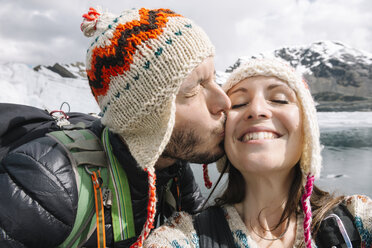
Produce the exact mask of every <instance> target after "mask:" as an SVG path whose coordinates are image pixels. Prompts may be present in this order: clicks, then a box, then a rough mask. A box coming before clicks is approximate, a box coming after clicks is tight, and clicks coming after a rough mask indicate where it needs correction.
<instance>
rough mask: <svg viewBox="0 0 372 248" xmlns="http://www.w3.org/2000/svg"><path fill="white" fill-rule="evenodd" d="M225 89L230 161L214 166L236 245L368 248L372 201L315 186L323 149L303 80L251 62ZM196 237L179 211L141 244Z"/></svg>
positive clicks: (194, 243)
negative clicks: (223, 179)
mask: <svg viewBox="0 0 372 248" xmlns="http://www.w3.org/2000/svg"><path fill="white" fill-rule="evenodd" d="M223 89H224V90H225V92H227V94H228V96H229V97H230V100H231V104H232V108H231V109H230V110H229V111H228V113H227V120H226V129H225V150H226V155H227V158H228V159H225V161H219V162H218V168H219V171H220V172H223V171H227V172H228V173H229V177H228V186H227V189H226V190H225V192H224V193H223V195H222V196H221V197H220V198H218V199H217V201H216V203H217V205H218V206H221V207H222V209H223V210H224V212H225V218H226V220H227V223H228V227H229V230H230V231H231V233H232V236H233V242H234V246H235V247H316V246H318V247H323V246H324V247H331V246H337V245H340V243H345V245H346V246H342V247H352V245H354V247H359V246H361V247H371V245H372V237H371V233H372V214H371V213H372V201H371V200H370V199H369V198H367V197H364V196H350V197H337V198H334V197H333V196H331V195H330V194H329V193H327V192H324V191H322V190H320V189H318V188H317V187H315V186H314V185H313V183H314V178H316V177H318V176H319V174H320V169H321V155H320V150H321V149H320V144H319V128H318V123H317V120H316V111H315V105H314V102H313V99H312V97H311V94H310V91H309V89H308V87H307V84H306V83H305V81H303V80H302V78H301V77H299V76H298V75H297V74H296V73H295V72H294V70H293V69H292V68H291V67H290V66H288V65H286V64H285V63H283V62H281V61H278V60H270V59H261V60H259V59H254V60H250V61H248V62H247V63H245V64H243V65H242V66H240V67H239V68H238V69H236V70H235V71H234V72H233V73H232V75H231V76H230V77H229V79H228V80H227V82H226V83H225V84H224V85H223ZM353 223H354V224H353ZM218 226H219V225H216V227H213V228H214V229H217V228H218ZM332 228H333V229H332ZM196 233H198V234H200V233H201V232H200V230H198V231H196V230H195V228H194V224H193V219H192V217H191V216H190V215H187V214H185V213H179V214H177V215H175V216H174V217H173V218H172V219H170V220H169V221H168V223H167V224H166V225H165V226H162V227H160V228H159V229H157V230H155V231H154V232H153V233H152V235H151V236H150V237H149V239H148V240H147V241H146V243H145V246H147V247H178V245H179V246H180V247H181V246H182V247H198V245H199V242H200V239H201V236H200V235H197V234H196ZM340 233H341V235H340ZM340 237H341V238H340ZM212 239H218V237H212ZM340 247H341V246H340Z"/></svg>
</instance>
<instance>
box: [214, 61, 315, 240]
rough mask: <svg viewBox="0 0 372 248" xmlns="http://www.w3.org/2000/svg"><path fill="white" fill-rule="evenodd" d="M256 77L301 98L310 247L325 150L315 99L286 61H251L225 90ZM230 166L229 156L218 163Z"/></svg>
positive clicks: (304, 197) (235, 73)
mask: <svg viewBox="0 0 372 248" xmlns="http://www.w3.org/2000/svg"><path fill="white" fill-rule="evenodd" d="M255 76H266V77H276V78H278V79H280V80H282V81H284V82H286V83H287V84H288V86H289V87H290V88H291V89H293V90H294V92H295V93H296V96H297V100H298V104H299V106H300V109H301V112H302V120H303V121H302V123H303V124H302V125H303V127H302V128H303V134H304V142H303V147H302V155H301V159H300V167H301V171H302V175H303V177H304V178H305V180H304V181H305V190H304V194H303V195H302V199H301V202H302V205H303V210H304V212H305V221H304V230H305V241H306V245H307V247H309V245H311V236H310V224H311V208H310V196H311V192H312V188H313V182H314V178H318V177H319V175H320V170H321V161H322V158H321V148H320V139H319V126H318V121H317V115H316V109H315V104H314V100H313V98H312V96H311V93H310V90H309V87H308V85H307V83H306V82H305V80H304V79H303V78H302V76H300V75H298V74H297V73H296V72H295V70H294V69H293V68H292V67H291V66H290V65H288V64H287V63H286V62H284V61H282V60H279V59H268V58H266V59H251V60H248V61H246V62H245V63H244V64H242V65H240V66H239V67H238V68H237V69H235V71H233V72H232V73H231V75H230V76H229V78H228V79H227V81H226V83H225V84H223V85H222V89H223V90H224V91H225V92H226V93H227V92H228V91H229V90H230V89H231V88H232V87H234V86H235V85H236V84H238V83H239V82H241V81H242V80H244V79H246V78H250V77H255ZM225 164H226V157H224V158H222V159H220V160H219V161H217V168H218V170H219V171H220V172H222V170H223V168H224V166H225Z"/></svg>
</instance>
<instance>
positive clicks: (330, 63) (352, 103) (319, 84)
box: [225, 41, 372, 111]
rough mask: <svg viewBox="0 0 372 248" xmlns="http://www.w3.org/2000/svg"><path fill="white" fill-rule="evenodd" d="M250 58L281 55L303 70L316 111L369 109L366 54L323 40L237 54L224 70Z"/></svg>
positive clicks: (371, 95)
mask: <svg viewBox="0 0 372 248" xmlns="http://www.w3.org/2000/svg"><path fill="white" fill-rule="evenodd" d="M252 57H256V58H262V57H277V58H281V59H284V60H286V61H288V62H289V63H290V64H291V65H292V66H293V67H295V68H296V70H297V71H299V72H301V73H303V74H304V77H305V79H306V81H307V82H308V83H309V86H310V89H311V92H312V94H313V96H314V98H315V100H316V101H317V102H318V103H319V105H318V106H317V108H318V110H319V111H372V54H370V53H367V52H362V51H359V50H356V49H354V48H351V47H348V46H347V45H344V44H342V43H340V42H331V41H323V42H316V43H313V44H310V45H308V46H298V47H290V48H281V49H278V50H275V51H273V52H268V53H261V54H257V55H253V56H250V57H241V58H239V59H238V60H237V62H236V63H235V64H234V65H233V66H231V67H229V68H228V69H227V70H226V73H227V74H228V73H231V72H232V71H233V70H234V69H236V68H237V67H238V66H239V65H240V64H242V63H244V61H245V60H247V59H248V58H252ZM225 77H226V75H225Z"/></svg>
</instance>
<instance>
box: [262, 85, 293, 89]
mask: <svg viewBox="0 0 372 248" xmlns="http://www.w3.org/2000/svg"><path fill="white" fill-rule="evenodd" d="M278 87H283V88H285V89H291V88H289V87H288V85H286V84H270V85H269V86H268V87H267V89H268V90H272V89H275V88H278Z"/></svg>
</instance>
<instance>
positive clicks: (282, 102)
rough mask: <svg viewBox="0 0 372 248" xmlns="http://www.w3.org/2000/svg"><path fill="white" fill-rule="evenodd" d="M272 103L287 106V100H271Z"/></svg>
mask: <svg viewBox="0 0 372 248" xmlns="http://www.w3.org/2000/svg"><path fill="white" fill-rule="evenodd" d="M271 101H272V102H274V103H279V104H288V103H289V102H288V101H287V100H271Z"/></svg>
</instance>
